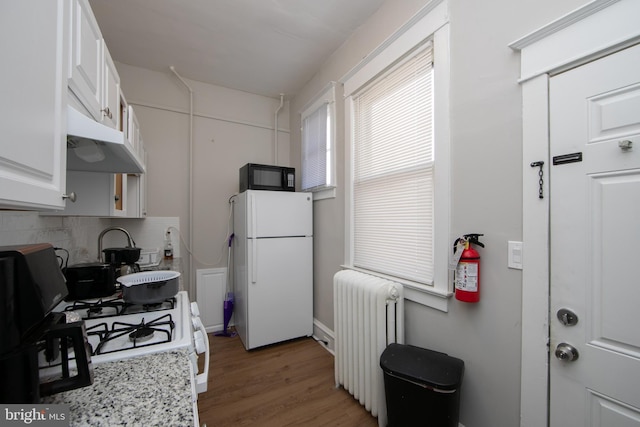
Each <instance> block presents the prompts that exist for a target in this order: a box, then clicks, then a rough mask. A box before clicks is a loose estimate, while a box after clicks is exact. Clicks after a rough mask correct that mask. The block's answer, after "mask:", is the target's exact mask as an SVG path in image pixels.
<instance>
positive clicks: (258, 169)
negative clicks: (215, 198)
mask: <svg viewBox="0 0 640 427" xmlns="http://www.w3.org/2000/svg"><path fill="white" fill-rule="evenodd" d="M245 190H275V191H296V170H295V169H294V168H288V167H284V166H272V165H258V164H256V163H247V164H246V165H244V166H243V167H241V168H240V192H241V193H242V192H243V191H245Z"/></svg>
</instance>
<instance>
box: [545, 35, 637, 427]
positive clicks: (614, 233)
mask: <svg viewBox="0 0 640 427" xmlns="http://www.w3.org/2000/svg"><path fill="white" fill-rule="evenodd" d="M550 123H551V128H550V129H551V131H550V132H551V135H550V137H551V146H550V153H551V157H552V159H553V160H554V162H553V163H554V164H552V165H551V166H550V180H551V181H550V183H551V201H550V206H551V260H550V263H551V278H550V280H551V304H550V307H551V313H550V317H551V318H550V325H551V341H550V361H549V369H550V426H567V427H569V426H580V427H582V426H598V427H632V426H640V328H638V326H637V319H638V307H639V304H640V282H639V280H638V274H636V272H635V269H636V267H637V266H638V256H637V250H636V247H637V245H638V240H639V239H640V46H635V47H631V48H628V49H626V50H624V51H622V52H619V53H616V54H613V55H610V56H608V57H605V58H603V59H600V60H597V61H594V62H591V63H589V64H586V65H584V66H581V67H578V68H576V69H573V70H570V71H567V72H565V73H562V74H560V75H558V76H555V77H552V78H551V81H550ZM578 153H581V156H582V160H579V156H578ZM563 155H568V156H567V157H564V158H563V157H561V156H563ZM556 163H557V164H556ZM563 310H567V311H563ZM563 313H564V315H563ZM573 350H575V355H577V358H576V356H575V355H574V351H573Z"/></svg>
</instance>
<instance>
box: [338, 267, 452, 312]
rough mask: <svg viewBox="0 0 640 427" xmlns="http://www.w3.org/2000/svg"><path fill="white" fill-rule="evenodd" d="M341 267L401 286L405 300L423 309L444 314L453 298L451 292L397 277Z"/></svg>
mask: <svg viewBox="0 0 640 427" xmlns="http://www.w3.org/2000/svg"><path fill="white" fill-rule="evenodd" d="M341 267H342V268H344V269H347V270H355V271H360V272H362V273H366V274H370V275H372V276H377V277H382V278H384V279H388V280H391V281H394V282H397V283H400V284H401V285H402V286H403V290H404V299H405V300H409V301H413V302H415V303H418V304H420V305H424V306H425V307H430V308H434V309H436V310H440V311H444V312H445V313H446V312H448V311H449V300H450V299H451V297H452V296H453V293H452V292H442V291H440V290H438V289H433V288H427V287H426V286H422V285H418V284H416V283H413V282H410V281H407V280H402V279H398V278H397V277H390V276H385V275H384V274H380V273H375V272H372V271H369V270H364V269H362V268H357V267H352V266H348V265H342V266H341Z"/></svg>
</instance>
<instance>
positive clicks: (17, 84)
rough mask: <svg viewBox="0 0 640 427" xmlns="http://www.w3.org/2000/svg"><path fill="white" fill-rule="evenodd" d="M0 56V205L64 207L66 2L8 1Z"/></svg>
mask: <svg viewBox="0 0 640 427" xmlns="http://www.w3.org/2000/svg"><path fill="white" fill-rule="evenodd" d="M36 35H37V36H36ZM0 52H2V59H3V64H4V66H3V67H0V80H1V81H2V82H3V89H2V96H1V97H0V111H2V114H1V115H0V129H2V137H1V139H0V207H2V208H28V209H52V208H53V209H60V208H63V207H64V204H65V203H64V200H63V198H62V194H63V192H64V189H65V172H66V160H67V157H66V123H67V118H66V105H67V91H66V84H67V81H66V80H67V61H66V59H65V58H67V54H68V10H67V2H66V1H64V0H59V1H52V0H37V1H36V0H34V1H29V2H22V1H9V2H4V3H3V5H2V13H0Z"/></svg>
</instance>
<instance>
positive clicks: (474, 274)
mask: <svg viewBox="0 0 640 427" xmlns="http://www.w3.org/2000/svg"><path fill="white" fill-rule="evenodd" d="M456 289H459V290H461V291H467V292H478V264H476V263H471V262H461V263H459V264H458V267H457V268H456Z"/></svg>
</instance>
